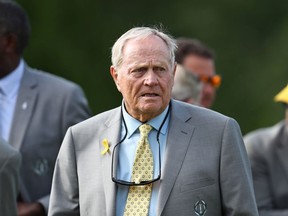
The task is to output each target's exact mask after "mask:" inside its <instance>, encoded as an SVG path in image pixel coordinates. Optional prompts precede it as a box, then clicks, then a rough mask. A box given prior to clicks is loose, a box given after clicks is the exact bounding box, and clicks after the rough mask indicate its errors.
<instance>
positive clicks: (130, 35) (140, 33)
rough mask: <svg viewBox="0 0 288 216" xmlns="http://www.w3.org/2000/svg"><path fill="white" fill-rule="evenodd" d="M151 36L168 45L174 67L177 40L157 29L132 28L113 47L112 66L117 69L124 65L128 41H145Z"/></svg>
mask: <svg viewBox="0 0 288 216" xmlns="http://www.w3.org/2000/svg"><path fill="white" fill-rule="evenodd" d="M150 35H156V36H158V37H159V38H161V39H162V40H163V41H164V43H165V44H166V45H167V48H168V50H169V53H170V59H171V64H172V65H173V64H174V62H175V50H176V49H177V44H176V41H175V39H174V38H173V37H172V36H170V35H168V34H165V33H164V32H163V31H161V30H159V29H157V28H150V27H135V28H132V29H130V30H129V31H127V32H126V33H124V34H123V35H122V36H121V37H120V38H118V40H117V41H116V42H115V43H114V45H113V47H112V53H111V54H112V56H111V61H112V65H113V66H114V67H115V68H118V67H119V66H120V65H121V64H122V61H123V55H122V54H123V53H122V52H123V48H124V46H125V44H126V43H127V41H128V40H131V39H135V38H137V39H143V38H146V37H148V36H150Z"/></svg>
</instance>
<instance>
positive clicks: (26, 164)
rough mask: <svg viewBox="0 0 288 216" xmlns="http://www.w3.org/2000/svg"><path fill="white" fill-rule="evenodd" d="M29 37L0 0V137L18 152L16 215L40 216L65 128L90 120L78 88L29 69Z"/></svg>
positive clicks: (18, 12)
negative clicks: (26, 55) (26, 51)
mask: <svg viewBox="0 0 288 216" xmlns="http://www.w3.org/2000/svg"><path fill="white" fill-rule="evenodd" d="M29 33H30V25H29V21H28V17H27V15H26V13H25V11H24V10H23V8H21V7H20V6H19V5H18V4H17V3H15V2H12V1H7V0H0V94H1V97H2V104H1V109H0V133H1V136H3V138H4V139H5V140H7V141H8V143H10V144H11V145H12V146H14V147H15V148H16V149H18V150H19V151H20V152H21V154H22V161H23V163H22V166H21V172H20V174H21V181H20V196H19V199H18V213H19V215H23V216H24V215H29V216H31V215H46V213H47V209H48V202H49V194H50V188H51V183H52V175H53V168H54V164H55V160H56V157H57V154H58V151H59V148H60V145H61V142H62V140H63V137H64V135H65V132H66V130H67V128H68V127H69V126H71V125H73V124H76V123H78V122H80V121H82V120H84V119H86V118H88V117H89V116H90V110H89V108H88V104H87V100H86V98H85V96H84V94H83V91H82V89H81V88H80V87H79V86H78V85H76V84H74V83H72V82H70V81H67V80H65V79H63V78H60V77H57V76H55V75H52V74H48V73H45V72H42V71H39V70H35V69H32V68H30V67H29V66H28V65H27V64H26V63H25V61H24V60H23V58H22V53H23V50H24V48H25V47H26V46H27V43H28V39H29Z"/></svg>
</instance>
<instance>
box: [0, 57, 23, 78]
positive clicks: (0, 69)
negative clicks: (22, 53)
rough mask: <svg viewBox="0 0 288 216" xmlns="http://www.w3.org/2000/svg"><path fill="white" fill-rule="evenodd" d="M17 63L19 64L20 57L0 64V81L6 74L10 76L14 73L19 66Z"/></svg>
mask: <svg viewBox="0 0 288 216" xmlns="http://www.w3.org/2000/svg"><path fill="white" fill-rule="evenodd" d="M0 63H1V60H0ZM19 63H20V57H19V58H10V59H6V61H5V60H4V61H3V62H2V63H1V64H0V79H2V78H4V77H5V76H7V75H8V74H10V73H11V72H12V71H14V70H15V69H16V68H17V66H18V65H19Z"/></svg>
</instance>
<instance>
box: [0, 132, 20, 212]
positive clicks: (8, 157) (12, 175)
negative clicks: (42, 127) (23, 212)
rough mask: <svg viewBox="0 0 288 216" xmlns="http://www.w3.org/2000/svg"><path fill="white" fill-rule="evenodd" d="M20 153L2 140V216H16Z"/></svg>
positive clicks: (0, 208)
mask: <svg viewBox="0 0 288 216" xmlns="http://www.w3.org/2000/svg"><path fill="white" fill-rule="evenodd" d="M20 165H21V156H20V153H19V152H18V151H17V150H15V149H14V148H13V147H11V146H10V145H9V144H8V143H6V142H5V141H4V140H3V139H2V138H0V215H1V216H16V215H17V207H16V200H17V194H18V189H19V169H20Z"/></svg>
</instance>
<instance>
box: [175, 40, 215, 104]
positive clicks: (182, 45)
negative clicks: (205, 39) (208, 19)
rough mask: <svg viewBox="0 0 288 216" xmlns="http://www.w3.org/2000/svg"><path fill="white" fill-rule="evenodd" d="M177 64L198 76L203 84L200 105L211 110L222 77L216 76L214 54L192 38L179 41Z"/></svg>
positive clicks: (176, 56)
mask: <svg viewBox="0 0 288 216" xmlns="http://www.w3.org/2000/svg"><path fill="white" fill-rule="evenodd" d="M177 45H178V49H177V50H176V53H175V58H176V62H177V63H178V64H181V65H183V66H184V67H185V68H187V69H188V70H189V71H190V72H191V73H193V74H196V75H197V76H198V77H199V79H200V80H201V82H202V84H203V88H202V96H201V101H200V105H201V106H203V107H206V108H211V107H212V105H213V103H214V100H215V97H216V89H217V88H219V86H220V85H221V76H220V75H218V74H215V64H214V52H213V51H212V50H211V49H210V48H208V47H207V46H205V45H204V44H203V43H202V42H201V41H199V40H197V39H190V38H179V39H177Z"/></svg>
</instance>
